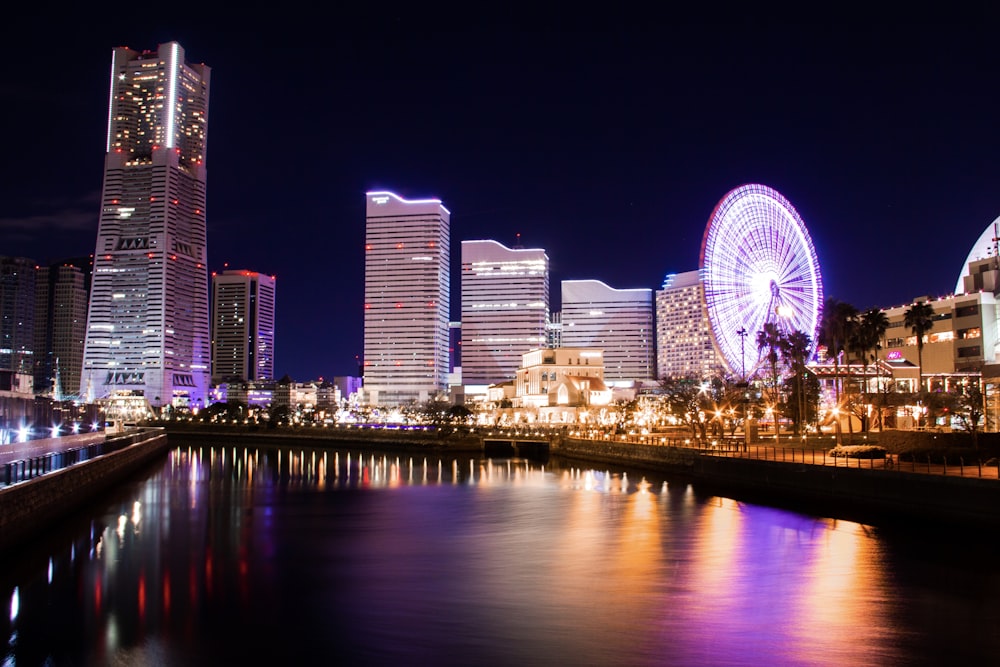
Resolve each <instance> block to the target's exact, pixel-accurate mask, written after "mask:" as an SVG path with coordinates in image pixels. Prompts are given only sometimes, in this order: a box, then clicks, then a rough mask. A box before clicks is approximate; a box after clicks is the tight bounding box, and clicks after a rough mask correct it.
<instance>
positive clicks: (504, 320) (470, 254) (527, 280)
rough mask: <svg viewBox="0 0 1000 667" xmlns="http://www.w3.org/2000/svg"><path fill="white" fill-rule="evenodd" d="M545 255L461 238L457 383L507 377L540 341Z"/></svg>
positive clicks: (545, 309)
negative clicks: (460, 330)
mask: <svg viewBox="0 0 1000 667" xmlns="http://www.w3.org/2000/svg"><path fill="white" fill-rule="evenodd" d="M548 314H549V258H548V256H546V254H545V251H544V250H542V249H540V248H531V249H527V248H508V247H506V246H505V245H503V244H501V243H497V242H496V241H462V384H464V385H466V386H469V385H489V384H496V383H498V382H505V381H508V380H511V381H513V380H514V377H515V375H516V374H517V369H518V368H520V366H521V357H522V355H523V354H524V353H526V352H528V351H530V350H533V349H536V348H540V347H545V346H546V342H545V324H546V320H547V318H548Z"/></svg>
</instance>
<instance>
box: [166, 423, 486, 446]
mask: <svg viewBox="0 0 1000 667" xmlns="http://www.w3.org/2000/svg"><path fill="white" fill-rule="evenodd" d="M167 432H168V433H169V434H170V436H171V437H172V438H174V441H175V442H182V441H183V442H184V443H185V444H187V443H190V442H204V443H206V444H224V445H236V446H250V445H252V444H253V443H258V444H269V445H279V446H282V447H288V446H298V445H301V446H303V447H323V446H327V445H328V444H330V443H355V444H358V443H363V444H364V445H365V446H372V447H379V448H381V449H387V450H390V451H393V450H399V451H406V452H413V451H434V452H437V451H448V452H482V450H483V442H482V439H481V438H479V437H478V436H474V435H456V434H450V435H443V434H437V433H434V432H433V431H406V430H396V429H356V428H352V429H341V428H332V429H325V428H306V429H275V430H269V429H258V430H250V429H247V428H242V427H231V428H230V427H212V426H206V427H187V426H176V425H172V424H171V425H168V426H167Z"/></svg>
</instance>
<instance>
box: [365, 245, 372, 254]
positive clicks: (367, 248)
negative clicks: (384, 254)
mask: <svg viewBox="0 0 1000 667" xmlns="http://www.w3.org/2000/svg"><path fill="white" fill-rule="evenodd" d="M371 249H372V244H371V243H366V244H365V252H370V251H371Z"/></svg>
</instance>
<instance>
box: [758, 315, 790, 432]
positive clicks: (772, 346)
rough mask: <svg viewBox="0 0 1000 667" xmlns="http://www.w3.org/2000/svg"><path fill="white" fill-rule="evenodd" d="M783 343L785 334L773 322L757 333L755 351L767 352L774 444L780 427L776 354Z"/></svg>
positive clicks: (767, 323)
mask: <svg viewBox="0 0 1000 667" xmlns="http://www.w3.org/2000/svg"><path fill="white" fill-rule="evenodd" d="M784 341H785V332H784V331H782V330H781V328H780V327H779V326H778V325H777V323H775V322H765V323H764V328H763V329H761V330H760V331H758V332H757V350H758V352H763V351H764V350H765V349H766V350H767V361H768V364H769V365H770V366H771V405H772V406H773V408H772V409H773V410H774V442H775V443H776V444H777V442H778V441H779V439H780V438H779V435H778V434H779V432H780V427H779V425H778V413H779V411H778V398H779V396H778V394H779V391H778V358H779V357H778V352H779V350H781V349H782V346H783V345H784Z"/></svg>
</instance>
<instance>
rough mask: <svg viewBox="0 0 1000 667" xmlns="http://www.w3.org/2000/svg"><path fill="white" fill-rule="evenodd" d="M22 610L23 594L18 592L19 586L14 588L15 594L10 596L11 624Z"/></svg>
mask: <svg viewBox="0 0 1000 667" xmlns="http://www.w3.org/2000/svg"><path fill="white" fill-rule="evenodd" d="M20 610H21V594H20V592H18V590H17V586H14V592H13V593H11V595H10V620H11V622H13V621H14V619H16V618H17V613H18V612H19V611H20Z"/></svg>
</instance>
